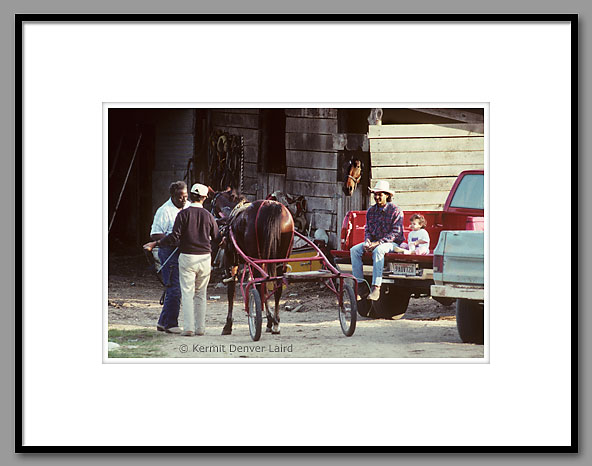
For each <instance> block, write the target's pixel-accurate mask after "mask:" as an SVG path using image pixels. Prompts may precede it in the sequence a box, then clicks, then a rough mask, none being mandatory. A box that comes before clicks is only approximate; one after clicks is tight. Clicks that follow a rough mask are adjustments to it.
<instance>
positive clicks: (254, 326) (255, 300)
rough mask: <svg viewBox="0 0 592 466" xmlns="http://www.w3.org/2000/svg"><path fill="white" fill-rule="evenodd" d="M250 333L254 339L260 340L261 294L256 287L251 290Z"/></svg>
mask: <svg viewBox="0 0 592 466" xmlns="http://www.w3.org/2000/svg"><path fill="white" fill-rule="evenodd" d="M248 319H249V334H250V335H251V339H252V340H253V341H259V339H260V338H261V322H262V321H263V319H262V317H261V296H259V292H258V291H257V290H256V289H255V288H251V291H249V309H248Z"/></svg>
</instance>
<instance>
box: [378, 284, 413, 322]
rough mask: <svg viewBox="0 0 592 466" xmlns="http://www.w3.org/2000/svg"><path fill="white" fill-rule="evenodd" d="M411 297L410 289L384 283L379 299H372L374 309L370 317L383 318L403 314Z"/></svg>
mask: <svg viewBox="0 0 592 466" xmlns="http://www.w3.org/2000/svg"><path fill="white" fill-rule="evenodd" d="M410 297H411V292H410V291H406V290H404V289H401V288H397V287H395V286H391V285H386V286H384V285H383V286H382V287H381V290H380V298H379V299H378V301H370V302H371V303H372V310H371V312H370V314H369V315H370V317H376V318H383V319H392V318H393V317H396V316H402V315H403V314H405V311H406V310H407V306H408V305H409V298H410Z"/></svg>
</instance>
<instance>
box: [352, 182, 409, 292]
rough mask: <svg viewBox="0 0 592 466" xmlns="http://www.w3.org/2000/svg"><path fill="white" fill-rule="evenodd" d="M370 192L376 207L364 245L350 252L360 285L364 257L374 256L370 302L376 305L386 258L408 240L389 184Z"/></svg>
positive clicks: (370, 211) (379, 184)
mask: <svg viewBox="0 0 592 466" xmlns="http://www.w3.org/2000/svg"><path fill="white" fill-rule="evenodd" d="M370 191H371V192H372V193H373V194H374V200H375V201H376V204H374V205H373V206H372V207H370V208H369V209H368V211H367V212H366V232H365V235H364V242H363V243H360V244H356V245H355V246H354V247H352V248H351V249H350V257H351V262H352V274H353V275H354V277H356V279H357V280H358V283H359V284H360V283H362V282H363V281H364V272H363V264H362V255H363V254H364V253H365V252H369V251H371V252H372V264H373V267H372V289H371V290H370V294H369V295H368V299H371V300H373V301H376V300H378V298H380V285H381V284H382V270H383V268H384V255H385V254H386V253H388V252H393V251H395V248H398V247H399V244H401V243H402V242H403V241H405V236H404V234H403V211H402V210H401V209H399V207H398V206H397V205H395V204H394V203H393V202H392V197H393V195H394V194H395V193H394V191H392V190H391V189H390V186H389V183H388V181H378V182H377V183H376V186H375V187H374V189H372V188H371V189H370ZM358 299H360V298H359V297H358Z"/></svg>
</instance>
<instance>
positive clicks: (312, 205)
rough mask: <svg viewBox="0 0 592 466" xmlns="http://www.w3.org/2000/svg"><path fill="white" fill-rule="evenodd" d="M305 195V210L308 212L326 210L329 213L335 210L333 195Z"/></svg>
mask: <svg viewBox="0 0 592 466" xmlns="http://www.w3.org/2000/svg"><path fill="white" fill-rule="evenodd" d="M305 197H306V210H307V211H308V212H314V211H327V212H330V213H334V212H335V204H336V203H335V198H333V197H314V196H310V195H309V196H305Z"/></svg>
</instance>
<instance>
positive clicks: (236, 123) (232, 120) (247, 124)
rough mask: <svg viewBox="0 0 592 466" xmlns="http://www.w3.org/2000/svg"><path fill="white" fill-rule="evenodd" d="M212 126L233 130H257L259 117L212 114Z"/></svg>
mask: <svg viewBox="0 0 592 466" xmlns="http://www.w3.org/2000/svg"><path fill="white" fill-rule="evenodd" d="M212 124H214V125H216V126H228V127H234V128H251V129H258V128H259V115H250V114H246V113H222V112H218V111H214V112H212Z"/></svg>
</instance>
